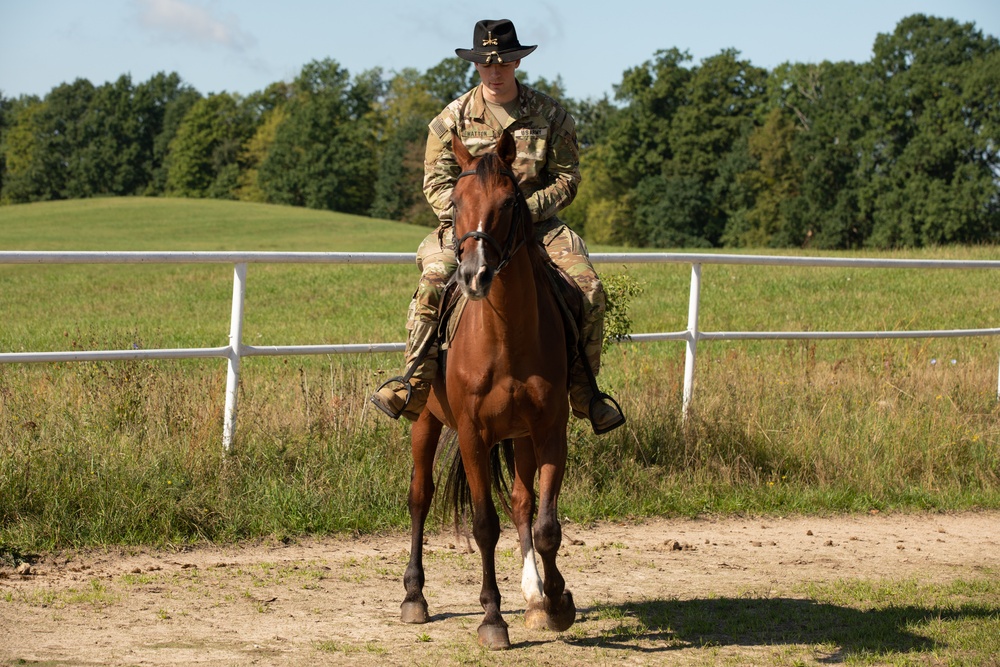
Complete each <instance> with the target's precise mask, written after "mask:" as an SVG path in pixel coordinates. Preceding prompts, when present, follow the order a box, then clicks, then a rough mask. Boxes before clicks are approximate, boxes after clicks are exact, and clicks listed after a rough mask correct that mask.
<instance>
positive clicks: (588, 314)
mask: <svg viewBox="0 0 1000 667" xmlns="http://www.w3.org/2000/svg"><path fill="white" fill-rule="evenodd" d="M535 237H536V238H537V239H538V240H539V241H540V242H541V244H542V246H543V247H544V248H545V250H546V252H547V253H548V255H549V257H550V258H551V259H552V261H553V262H554V263H555V264H556V265H557V266H558V267H559V268H561V269H562V270H563V271H565V272H566V273H567V274H568V275H569V276H570V277H571V278H572V279H573V280H574V282H576V284H577V286H578V287H579V288H580V291H581V292H582V294H583V300H584V313H583V326H582V330H581V332H580V335H581V336H582V338H583V343H584V352H585V354H586V356H587V360H588V361H589V362H590V367H591V369H593V371H594V374H595V375H596V374H597V373H598V371H599V370H600V368H601V346H602V344H603V342H604V311H605V308H606V305H605V295H604V286H603V285H602V284H601V281H600V279H599V278H598V277H597V272H596V271H595V270H594V266H593V265H592V264H591V263H590V257H589V255H588V252H587V246H586V244H585V243H584V242H583V239H582V238H580V237H579V236H578V235H577V234H576V232H574V231H573V230H572V229H570V228H569V227H567V226H566V225H565V223H563V222H562V221H561V220H559V219H558V218H552V219H550V220H546V221H545V222H541V223H539V224H536V225H535ZM454 239H455V237H454V234H453V228H452V227H451V226H450V225H449V226H447V227H439V228H438V229H437V230H435V231H434V232H431V233H430V234H428V235H427V237H426V238H425V239H424V240H423V241H422V242H421V243H420V247H419V248H417V267H418V268H419V269H420V271H421V274H420V282H419V284H418V285H417V291H416V292H415V293H414V295H413V300H412V301H411V303H410V311H409V313H408V315H407V322H406V328H407V330H409V331H413V329H414V326H415V325H416V323H417V322H418V321H421V322H433V323H436V322H437V321H438V319H439V317H440V312H439V306H440V304H441V294H442V292H443V291H444V287H445V285H446V284H447V283H448V280H449V279H450V278H451V275H452V274H453V273H454V272H455V270H456V269H457V268H458V262H457V260H456V259H455V252H454V249H453V248H454ZM409 347H412V346H409ZM410 357H411V349H408V350H407V359H406V362H407V365H409V363H410V362H411V361H412V359H411V358H410ZM570 381H571V383H577V382H586V376H585V375H583V370H582V369H578V368H574V369H571V378H570Z"/></svg>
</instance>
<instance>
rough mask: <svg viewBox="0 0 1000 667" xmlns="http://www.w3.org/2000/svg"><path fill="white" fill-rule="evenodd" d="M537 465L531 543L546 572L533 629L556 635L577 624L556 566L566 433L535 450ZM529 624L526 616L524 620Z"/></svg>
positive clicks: (560, 538)
mask: <svg viewBox="0 0 1000 667" xmlns="http://www.w3.org/2000/svg"><path fill="white" fill-rule="evenodd" d="M535 451H536V457H537V460H538V462H539V463H540V465H539V474H538V495H539V504H538V520H537V521H536V522H535V528H534V531H533V532H534V544H535V548H536V549H537V550H538V555H539V556H541V558H542V566H543V568H544V570H545V583H544V587H543V591H544V593H545V602H544V604H543V606H542V611H543V612H544V613H542V614H535V615H534V616H533V618H532V624H533V625H532V626H531V627H536V628H541V627H544V628H548V629H549V630H554V631H556V632H562V631H564V630H568V629H569V628H570V626H572V625H573V623H574V621H576V605H575V604H574V603H573V594H572V593H570V592H569V591H567V590H566V581H565V579H563V576H562V574H561V573H560V572H559V568H558V567H556V555H557V554H558V553H559V546H560V544H561V543H562V527H561V526H560V525H559V510H558V507H557V500H558V498H559V489H560V487H561V486H562V479H563V472H564V471H565V469H566V432H565V431H562V432H561V433H558V432H557V433H555V434H554V435H552V436H551V438H550V440H549V444H548V445H546V446H542V447H536V449H535ZM525 622H526V623H527V622H528V617H527V616H526V617H525Z"/></svg>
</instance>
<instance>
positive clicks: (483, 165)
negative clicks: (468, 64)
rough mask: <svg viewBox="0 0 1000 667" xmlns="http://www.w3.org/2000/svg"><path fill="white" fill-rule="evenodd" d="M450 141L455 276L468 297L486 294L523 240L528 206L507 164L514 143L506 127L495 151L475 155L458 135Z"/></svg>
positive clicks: (485, 295) (481, 296)
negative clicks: (454, 173)
mask: <svg viewBox="0 0 1000 667" xmlns="http://www.w3.org/2000/svg"><path fill="white" fill-rule="evenodd" d="M451 145H452V150H453V151H454V153H455V159H456V160H457V161H458V166H459V167H460V168H461V173H460V174H459V176H458V182H457V183H456V184H455V188H454V190H453V192H452V203H453V204H454V205H455V230H454V231H455V256H456V258H457V259H458V272H457V280H458V284H459V286H460V287H461V288H462V292H464V293H465V295H466V296H467V297H469V298H470V299H485V298H486V297H487V295H489V292H490V286H491V285H492V284H493V278H494V276H496V274H497V272H498V271H500V269H502V268H503V267H504V266H505V265H506V264H507V262H508V261H509V260H510V258H511V256H512V255H513V254H514V253H515V252H516V251H517V249H518V248H520V246H521V245H523V243H524V242H525V240H526V239H527V232H526V231H525V229H524V224H525V223H524V220H525V218H524V216H526V215H527V214H528V212H527V207H526V203H525V201H524V196H523V195H522V194H521V191H520V190H519V189H518V187H517V181H516V180H515V178H514V173H513V172H512V171H511V168H510V165H511V164H512V163H513V162H514V158H515V157H516V156H517V148H516V146H515V144H514V138H513V137H511V135H510V134H509V133H508V132H504V133H503V134H501V135H500V140H499V141H498V142H497V146H496V149H495V151H493V152H491V153H485V154H483V155H481V156H479V157H473V156H472V155H471V154H470V153H469V151H468V149H467V148H466V147H465V144H463V143H462V140H461V139H460V138H459V137H458V136H454V137H453V138H452V142H451ZM517 237H520V242H519V243H517V244H516V245H515V241H516V240H517Z"/></svg>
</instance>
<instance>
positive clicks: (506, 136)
mask: <svg viewBox="0 0 1000 667" xmlns="http://www.w3.org/2000/svg"><path fill="white" fill-rule="evenodd" d="M497 155H498V156H499V157H500V159H501V160H503V163H504V164H505V165H507V166H508V167H509V166H510V165H512V164H514V159H515V158H516V157H517V144H516V143H514V137H513V136H511V133H510V132H508V131H507V130H504V131H503V132H501V133H500V141H498V142H497Z"/></svg>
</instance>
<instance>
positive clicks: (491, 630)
mask: <svg viewBox="0 0 1000 667" xmlns="http://www.w3.org/2000/svg"><path fill="white" fill-rule="evenodd" d="M459 445H460V447H461V450H462V463H463V464H464V466H465V473H466V478H467V480H468V482H469V492H470V496H471V498H472V534H473V536H474V537H475V538H476V545H477V546H478V547H479V555H480V558H481V559H482V564H483V587H482V590H481V591H480V593H479V602H480V604H482V605H483V611H485V612H486V615H485V616H484V617H483V622H482V623H480V625H479V630H478V634H479V643H480V644H482V645H483V646H485V647H487V648H490V649H506V648H510V636H509V634H508V632H507V622H506V621H504V620H503V616H501V615H500V588H499V587H498V586H497V574H496V547H497V542H499V540H500V517H499V516H498V515H497V510H496V507H495V506H494V505H493V495H492V490H491V486H490V464H489V448H490V445H489V444H487V443H485V442H483V440H482V439H481V438H480V437H479V436H478V434H476V435H471V434H463V433H462V432H461V431H460V432H459Z"/></svg>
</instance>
